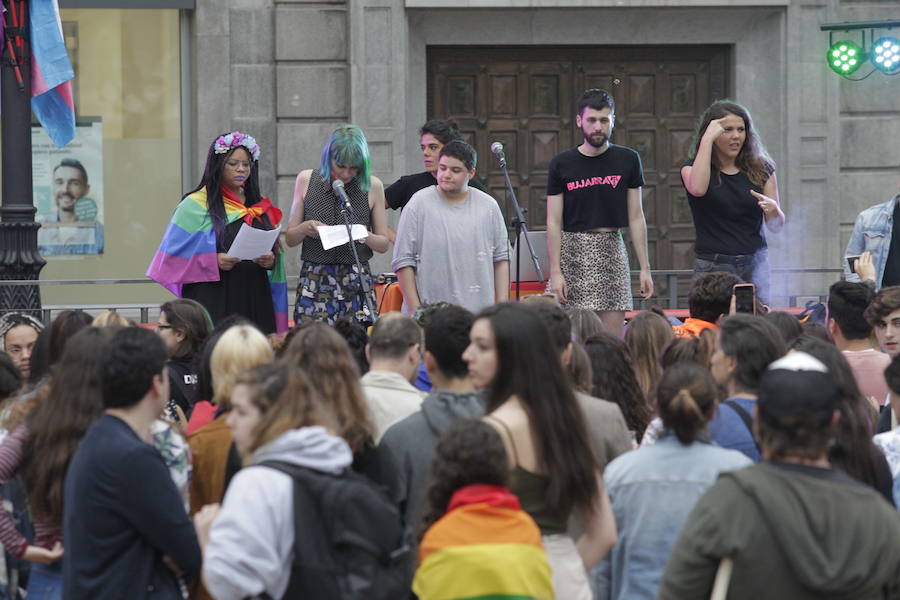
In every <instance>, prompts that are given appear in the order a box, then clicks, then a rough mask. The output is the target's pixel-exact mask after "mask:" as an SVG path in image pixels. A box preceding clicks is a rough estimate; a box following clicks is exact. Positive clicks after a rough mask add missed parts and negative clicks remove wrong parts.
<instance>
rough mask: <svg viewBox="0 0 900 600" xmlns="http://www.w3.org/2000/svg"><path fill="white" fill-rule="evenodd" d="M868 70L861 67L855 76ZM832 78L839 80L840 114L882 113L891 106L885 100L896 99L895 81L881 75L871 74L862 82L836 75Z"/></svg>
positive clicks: (899, 114)
mask: <svg viewBox="0 0 900 600" xmlns="http://www.w3.org/2000/svg"><path fill="white" fill-rule="evenodd" d="M870 68H871V67H869V66H868V65H863V67H861V69H860V70H859V71H857V72H856V74H855V76H858V75H859V73H861V72H865V71H867V70H868V69H870ZM829 74H830V72H829ZM834 78H835V79H840V81H839V86H840V99H841V112H864V111H883V110H885V109H886V108H888V106H890V104H891V103H890V102H886V100H887V99H889V98H896V97H897V79H896V78H894V77H889V76H887V75H883V74H882V73H872V75H871V76H870V77H868V78H867V79H865V80H864V81H847V80H845V79H841V78H840V77H838V76H837V75H834ZM897 106H898V105H897V104H894V105H893V106H891V108H892V109H893V110H896V109H897ZM898 116H900V111H898Z"/></svg>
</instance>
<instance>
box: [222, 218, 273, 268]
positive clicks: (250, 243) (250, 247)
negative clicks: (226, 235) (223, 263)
mask: <svg viewBox="0 0 900 600" xmlns="http://www.w3.org/2000/svg"><path fill="white" fill-rule="evenodd" d="M279 233H281V226H280V225H279V226H278V227H276V228H275V229H272V230H271V231H265V230H263V229H256V228H255V227H250V226H249V225H247V224H246V223H241V228H240V229H239V230H238V233H237V235H236V236H234V241H233V242H231V248H229V249H228V252H226V254H228V256H233V257H235V258H239V259H241V260H253V259H254V258H259V257H260V256H263V255H265V254H268V253H269V252H271V251H272V246H274V245H275V241H276V240H277V239H278V234H279Z"/></svg>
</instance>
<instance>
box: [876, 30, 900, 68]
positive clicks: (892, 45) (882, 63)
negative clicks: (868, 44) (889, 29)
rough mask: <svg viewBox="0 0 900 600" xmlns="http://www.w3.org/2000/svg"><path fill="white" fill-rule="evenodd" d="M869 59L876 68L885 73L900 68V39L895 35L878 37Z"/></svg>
mask: <svg viewBox="0 0 900 600" xmlns="http://www.w3.org/2000/svg"><path fill="white" fill-rule="evenodd" d="M869 60H871V61H872V64H873V65H874V66H875V68H876V69H878V70H879V71H882V72H884V73H894V72H895V71H898V70H900V40H898V39H897V38H893V37H882V38H878V39H877V40H875V43H873V44H872V49H871V51H870V52H869Z"/></svg>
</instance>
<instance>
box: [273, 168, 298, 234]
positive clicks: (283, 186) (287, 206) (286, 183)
mask: <svg viewBox="0 0 900 600" xmlns="http://www.w3.org/2000/svg"><path fill="white" fill-rule="evenodd" d="M295 180H296V177H279V178H278V183H277V184H276V189H277V194H276V196H277V197H274V198H272V201H273V202H274V203H275V205H276V206H278V208H280V209H281V210H282V212H283V213H284V224H283V225H282V227H281V229H282V230H284V229H286V228H287V220H288V219H289V218H290V215H291V203H292V202H293V196H294V181H295Z"/></svg>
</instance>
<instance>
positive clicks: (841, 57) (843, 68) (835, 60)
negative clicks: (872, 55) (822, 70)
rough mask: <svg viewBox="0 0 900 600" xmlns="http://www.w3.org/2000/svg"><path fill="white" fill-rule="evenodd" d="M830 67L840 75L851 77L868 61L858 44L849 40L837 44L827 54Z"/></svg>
mask: <svg viewBox="0 0 900 600" xmlns="http://www.w3.org/2000/svg"><path fill="white" fill-rule="evenodd" d="M826 58H827V60H828V66H829V67H831V70H832V71H834V72H835V73H837V74H838V75H849V74H850V73H853V72H854V71H856V70H857V69H858V68H859V67H860V66H862V63H863V61H864V60H865V59H866V56H865V52H864V51H863V49H862V48H860V47H859V46H858V45H856V43H854V42H851V41H849V40H841V41H839V42H835V43H833V44H832V45H831V47H830V48H828V53H827V54H826Z"/></svg>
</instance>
